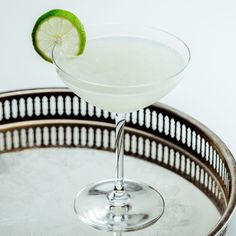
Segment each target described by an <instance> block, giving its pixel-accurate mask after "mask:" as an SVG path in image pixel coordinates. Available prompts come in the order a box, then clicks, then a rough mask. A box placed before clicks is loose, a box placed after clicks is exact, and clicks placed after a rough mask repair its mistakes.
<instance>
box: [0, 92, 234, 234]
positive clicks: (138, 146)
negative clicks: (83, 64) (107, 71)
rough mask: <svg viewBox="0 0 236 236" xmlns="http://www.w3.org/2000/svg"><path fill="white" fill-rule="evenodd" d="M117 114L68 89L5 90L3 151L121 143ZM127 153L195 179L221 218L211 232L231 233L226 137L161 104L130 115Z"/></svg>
mask: <svg viewBox="0 0 236 236" xmlns="http://www.w3.org/2000/svg"><path fill="white" fill-rule="evenodd" d="M113 123H114V115H113V114H111V113H109V112H106V111H102V110H100V109H98V108H95V107H93V106H92V105H90V104H88V103H86V102H84V101H83V100H82V99H80V98H78V97H77V96H75V95H74V94H73V93H71V92H70V91H69V90H67V89H35V90H25V91H16V92H9V93H5V94H1V95H0V153H4V152H11V151H17V150H22V149H28V148H37V147H86V148H95V149H102V150H108V151H114V148H115V130H114V124H113ZM125 153H126V154H127V155H131V156H135V157H137V158H140V159H144V160H145V161H149V162H152V163H156V164H158V165H160V166H163V167H164V168H167V169H169V170H171V171H173V172H175V173H177V174H179V175H181V176H182V177H184V178H185V179H187V180H188V181H190V182H192V183H193V184H194V185H195V186H196V187H198V188H199V189H200V190H201V191H202V192H204V193H205V194H206V195H207V196H208V198H209V199H210V200H211V201H212V202H213V203H214V204H215V206H216V207H217V209H218V210H219V212H220V214H221V215H222V217H221V220H220V221H219V222H218V224H217V225H216V227H215V228H214V229H212V231H211V232H210V233H209V235H225V232H226V227H227V222H228V220H229V218H230V216H231V215H232V212H233V210H234V206H235V202H236V192H235V186H236V185H235V178H236V177H235V176H236V167H235V162H234V159H233V157H232V154H231V153H230V152H229V150H228V149H227V147H226V146H225V145H224V144H223V143H222V142H221V140H220V139H219V138H218V137H217V136H216V135H215V134H214V133H212V132H211V131H210V130H208V129H207V128H206V127H205V126H203V125H202V124H200V123H199V122H197V121H196V120H194V119H192V118H190V117H189V116H187V115H185V114H182V113H180V112H177V111H175V110H174V109H172V108H169V107H166V106H163V105H161V104H158V105H153V106H150V107H148V108H146V109H144V110H140V111H138V112H134V113H131V114H130V115H128V116H127V123H126V130H125Z"/></svg>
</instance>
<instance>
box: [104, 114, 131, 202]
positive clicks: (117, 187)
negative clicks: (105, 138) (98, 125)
mask: <svg viewBox="0 0 236 236" xmlns="http://www.w3.org/2000/svg"><path fill="white" fill-rule="evenodd" d="M125 117H126V115H125V114H116V143H115V146H116V172H115V180H114V190H113V191H112V192H111V193H110V194H109V195H108V200H109V202H110V204H111V205H113V206H124V205H127V204H128V202H129V195H128V194H127V193H126V192H125V189H124V129H125Z"/></svg>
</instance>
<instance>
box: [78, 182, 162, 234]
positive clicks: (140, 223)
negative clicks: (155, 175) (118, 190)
mask: <svg viewBox="0 0 236 236" xmlns="http://www.w3.org/2000/svg"><path fill="white" fill-rule="evenodd" d="M113 189H114V180H106V181H101V182H98V183H95V184H92V185H89V186H87V187H86V188H84V189H82V190H81V191H80V192H79V193H78V195H77V197H76V198H75V202H74V209H75V212H76V214H77V215H78V217H79V218H80V220H82V221H83V222H84V223H86V224H88V225H90V226H92V227H94V228H96V229H99V230H105V231H114V232H127V231H134V230H139V229H143V228H145V227H147V226H150V225H151V224H153V223H155V222H156V221H157V220H158V219H160V217H161V216H162V214H163V212H164V209H165V203H164V199H163V197H162V196H161V194H160V193H159V192H158V191H157V190H155V189H154V188H152V187H150V186H148V185H146V184H143V183H139V182H135V181H132V180H125V181H124V189H125V194H126V195H125V196H127V197H128V199H125V201H124V202H125V203H124V204H120V205H119V204H118V205H114V204H113V203H112V202H111V200H110V195H111V194H112V193H113Z"/></svg>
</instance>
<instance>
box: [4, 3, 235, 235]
mask: <svg viewBox="0 0 236 236" xmlns="http://www.w3.org/2000/svg"><path fill="white" fill-rule="evenodd" d="M52 8H64V9H67V10H70V11H72V12H74V13H76V14H77V15H78V16H79V18H80V19H81V21H82V22H83V23H84V25H85V27H86V26H87V25H90V24H98V23H136V24H145V25H151V26H155V27H158V28H161V29H165V30H167V31H170V32H172V33H174V34H176V35H178V36H179V37H180V38H182V39H183V40H184V41H186V43H187V44H188V45H189V47H190V49H191V52H192V60H191V63H190V65H189V68H188V69H187V71H186V73H185V78H184V80H183V81H182V82H181V84H180V85H179V86H178V87H177V88H176V89H175V90H174V91H173V92H171V94H169V95H168V96H166V97H165V98H163V99H162V102H163V103H166V104H168V105H171V106H173V107H175V108H177V109H180V110H182V111H184V112H186V113H188V114H190V115H192V116H193V117H195V118H197V119H198V120H200V121H201V122H203V123H204V124H205V125H207V126H208V127H209V128H211V129H212V130H213V131H214V132H215V133H216V134H218V135H219V136H220V137H221V138H222V139H223V140H224V142H225V143H226V144H227V145H228V147H229V148H230V149H231V151H232V152H233V154H235V155H236V132H235V131H236V123H235V121H236V88H235V87H236V59H235V58H236V2H235V0H198V1H196V0H176V1H173V0H119V1H118V0H64V1H62V0H47V1H42V0H21V1H18V0H5V1H4V0H1V3H0V9H1V14H0V53H1V56H0V68H1V69H0V91H6V90H14V89H21V88H32V87H48V86H63V84H62V83H61V82H60V80H59V79H58V77H57V76H56V74H55V71H54V68H52V65H50V64H49V63H45V62H44V61H43V60H42V59H41V58H40V57H39V56H38V55H36V53H35V52H34V50H33V48H32V44H31V30H32V28H33V24H34V22H35V20H36V19H37V18H38V16H40V15H41V14H42V13H44V12H45V11H47V10H49V9H52ZM234 225H235V233H233V232H232V231H231V232H229V235H230V236H233V235H236V217H235V219H234Z"/></svg>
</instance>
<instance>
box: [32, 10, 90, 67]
mask: <svg viewBox="0 0 236 236" xmlns="http://www.w3.org/2000/svg"><path fill="white" fill-rule="evenodd" d="M52 17H62V18H64V19H66V20H68V21H70V22H71V23H72V24H73V25H74V26H75V28H76V29H77V31H78V33H79V36H80V45H79V51H78V52H77V55H80V54H82V53H83V51H84V48H85V45H86V33H85V30H84V26H83V24H82V23H81V21H80V20H79V19H78V17H77V16H76V15H74V14H73V13H71V12H69V11H66V10H62V9H53V10H50V11H48V12H46V13H45V14H43V15H42V16H40V17H39V18H38V20H37V21H36V23H35V25H34V28H33V31H32V34H31V37H32V43H33V46H34V49H35V50H36V52H37V53H38V54H39V55H40V56H41V57H42V58H43V59H45V60H46V61H48V62H51V63H53V61H52V58H49V57H48V56H46V55H45V53H44V52H43V51H42V50H40V48H39V47H38V42H37V32H38V29H39V27H40V26H41V25H42V24H43V23H44V22H45V21H48V20H49V19H50V18H52Z"/></svg>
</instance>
